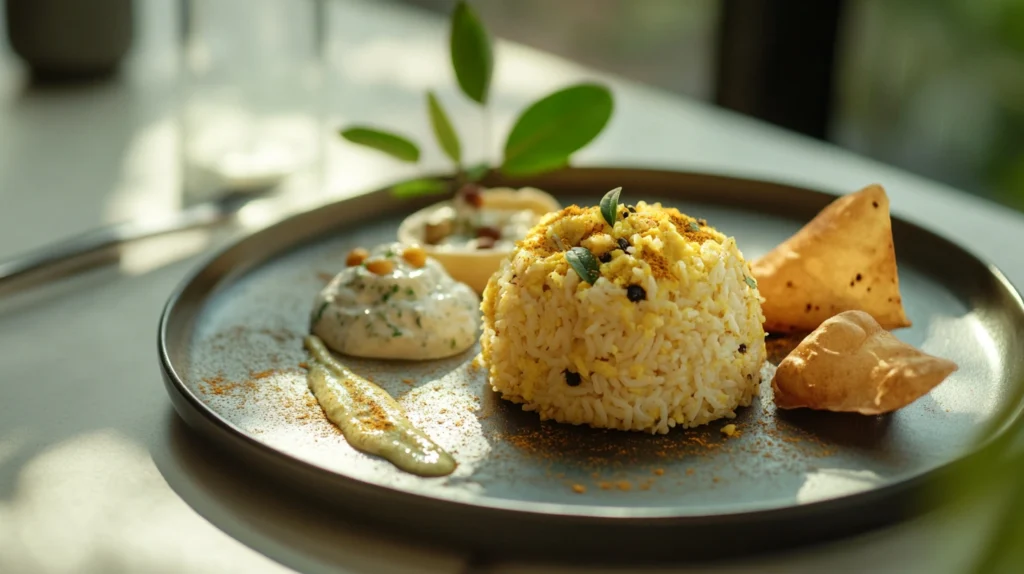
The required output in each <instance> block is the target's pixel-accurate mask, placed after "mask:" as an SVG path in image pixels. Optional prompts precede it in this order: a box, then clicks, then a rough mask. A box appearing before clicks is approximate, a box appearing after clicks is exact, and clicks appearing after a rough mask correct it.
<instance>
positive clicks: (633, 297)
mask: <svg viewBox="0 0 1024 574" xmlns="http://www.w3.org/2000/svg"><path fill="white" fill-rule="evenodd" d="M626 298H627V299H629V300H630V301H632V302H634V303H636V302H637V301H643V300H644V299H646V298H647V291H644V288H643V287H641V286H639V285H630V286H629V287H626Z"/></svg>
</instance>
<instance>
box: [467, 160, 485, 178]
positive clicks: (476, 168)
mask: <svg viewBox="0 0 1024 574" xmlns="http://www.w3.org/2000/svg"><path fill="white" fill-rule="evenodd" d="M490 170H491V166H490V164H488V163H487V162H486V161H484V162H480V163H478V164H476V165H472V166H470V167H469V168H468V169H466V180H467V181H472V182H477V181H480V180H481V179H483V177H484V176H485V175H487V172H488V171H490Z"/></svg>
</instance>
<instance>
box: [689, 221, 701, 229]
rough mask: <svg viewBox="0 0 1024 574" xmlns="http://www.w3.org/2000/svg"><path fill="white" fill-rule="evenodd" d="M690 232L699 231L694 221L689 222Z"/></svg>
mask: <svg viewBox="0 0 1024 574" xmlns="http://www.w3.org/2000/svg"><path fill="white" fill-rule="evenodd" d="M690 231H693V232H697V231H700V225H698V224H697V222H696V221H691V222H690Z"/></svg>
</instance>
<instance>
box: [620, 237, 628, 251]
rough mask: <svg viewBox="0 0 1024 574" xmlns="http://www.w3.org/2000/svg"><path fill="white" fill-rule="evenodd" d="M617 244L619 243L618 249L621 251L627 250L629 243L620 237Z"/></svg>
mask: <svg viewBox="0 0 1024 574" xmlns="http://www.w3.org/2000/svg"><path fill="white" fill-rule="evenodd" d="M618 243H619V249H621V250H623V251H625V250H627V249H629V242H628V241H626V240H625V239H623V238H622V237H620V238H619V241H618Z"/></svg>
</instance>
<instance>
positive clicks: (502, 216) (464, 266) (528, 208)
mask: <svg viewBox="0 0 1024 574" xmlns="http://www.w3.org/2000/svg"><path fill="white" fill-rule="evenodd" d="M559 209H561V205H560V204H559V203H558V201H557V200H556V199H555V198H554V197H552V196H551V195H549V194H547V193H545V192H543V191H541V190H539V189H535V188H531V187H524V188H522V189H511V188H492V189H480V188H477V187H475V186H466V187H464V188H463V189H461V190H460V191H459V193H458V194H456V197H455V198H454V199H452V200H449V201H442V202H439V203H435V204H433V205H431V206H428V207H426V208H424V209H421V210H420V211H417V212H416V213H414V214H412V215H410V216H409V217H407V218H406V219H405V221H403V222H402V225H401V226H399V228H398V240H399V241H400V242H402V243H403V244H407V245H413V244H419V245H423V249H424V250H425V251H426V253H427V254H428V255H429V256H430V257H432V258H434V259H437V260H438V261H439V262H440V263H441V264H442V265H444V267H445V269H447V270H448V273H450V274H451V275H452V277H454V278H455V279H456V280H458V281H461V282H463V283H465V284H467V285H469V286H470V287H472V288H473V289H474V290H475V291H476V292H477V293H481V292H483V290H484V287H486V286H487V280H488V279H490V277H491V275H492V274H494V272H495V271H497V270H498V266H499V265H500V264H501V260H502V259H504V258H505V257H507V256H508V254H509V253H511V252H512V248H513V247H514V246H515V243H516V242H517V241H519V240H520V239H522V238H523V237H525V236H526V233H527V232H528V231H529V230H530V229H531V228H532V227H533V226H534V225H536V224H537V222H538V221H540V218H541V217H542V216H543V215H545V214H547V213H550V212H552V211H558V210H559Z"/></svg>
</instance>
